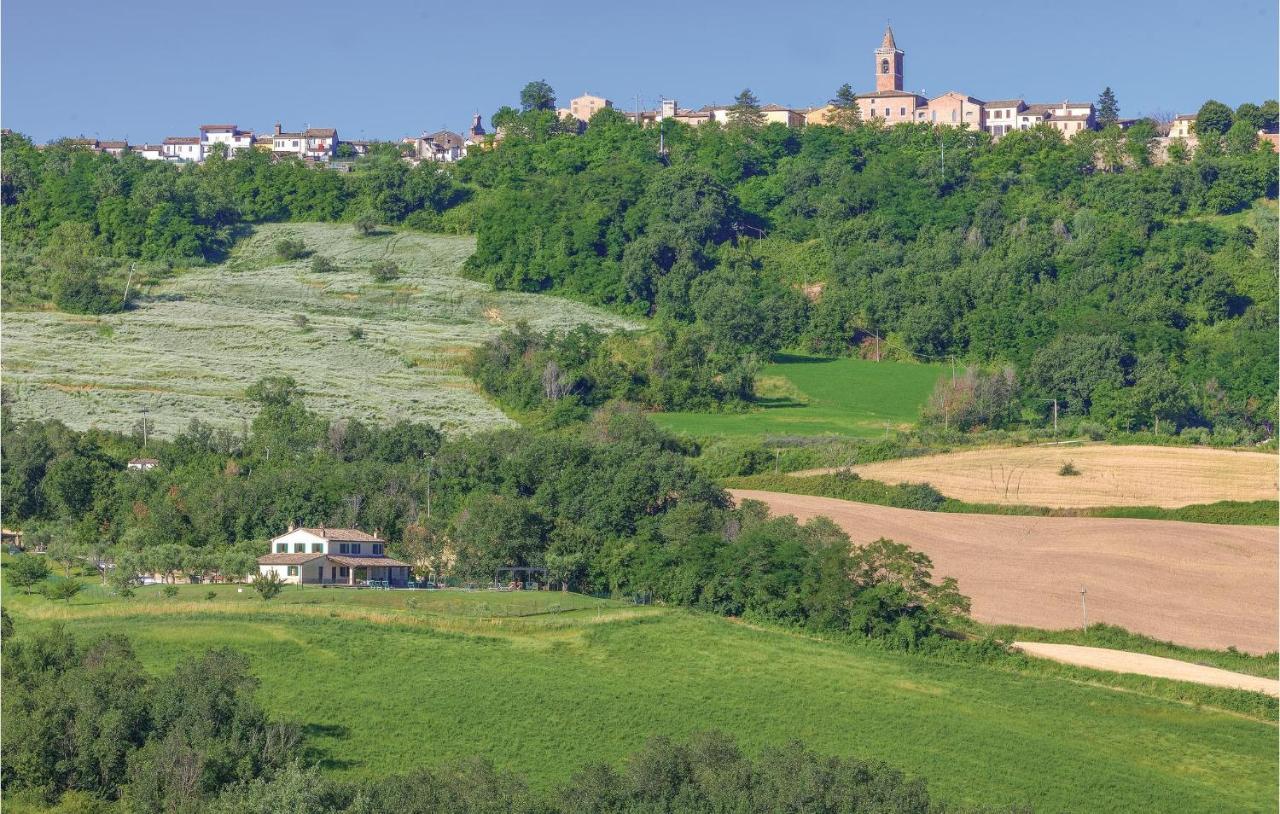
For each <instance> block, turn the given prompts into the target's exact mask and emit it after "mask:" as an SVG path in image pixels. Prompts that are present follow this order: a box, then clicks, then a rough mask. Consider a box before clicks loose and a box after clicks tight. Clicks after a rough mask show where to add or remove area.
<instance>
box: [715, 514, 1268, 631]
mask: <svg viewBox="0 0 1280 814" xmlns="http://www.w3.org/2000/svg"><path fill="white" fill-rule="evenodd" d="M730 492H731V494H732V495H733V497H734V499H735V500H742V499H744V498H745V499H751V500H759V501H762V502H764V503H765V504H767V505H768V506H769V508H770V510H772V511H773V512H774V513H775V514H791V515H795V516H796V517H797V518H799V519H800V520H808V519H810V518H812V517H816V516H819V515H822V516H826V517H829V518H831V519H832V520H834V521H835V522H836V523H838V524H839V525H840V527H841V528H843V529H844V530H845V532H846V533H848V535H849V537H850V538H851V539H852V540H853V541H854V542H855V543H867V542H870V541H872V540H875V539H877V538H880V537H887V538H889V539H892V540H896V541H897V542H900V543H906V544H908V545H910V546H911V547H912V548H914V549H916V550H918V551H923V552H924V553H926V554H928V555H929V557H930V558H931V559H932V560H933V564H934V569H933V573H934V576H935V577H943V576H950V577H955V578H956V580H957V581H958V582H959V584H960V590H961V591H962V592H963V593H964V594H965V595H967V596H968V597H969V598H970V599H971V600H972V601H973V617H974V618H975V619H977V620H978V621H981V622H991V623H996V624H1015V625H1030V626H1033V627H1040V628H1048V629H1065V628H1071V627H1078V626H1079V625H1080V624H1081V620H1082V612H1081V607H1080V605H1081V602H1080V599H1081V597H1080V589H1081V587H1082V586H1083V587H1084V589H1085V591H1086V594H1085V600H1086V605H1087V611H1088V620H1089V622H1090V623H1093V622H1107V623H1109V624H1113V625H1120V626H1121V627H1124V628H1127V629H1129V630H1131V631H1133V632H1135V633H1142V634H1145V635H1147V636H1152V637H1154V638H1157V639H1163V640H1166V641H1172V642H1177V643H1178V644H1183V645H1187V646H1190V647H1209V648H1218V649H1222V648H1226V647H1230V646H1234V647H1237V648H1239V649H1241V650H1244V651H1248V652H1251V653H1267V652H1272V651H1275V650H1277V649H1280V645H1278V640H1280V634H1278V633H1277V628H1278V626H1280V614H1278V613H1277V604H1278V603H1280V591H1278V590H1277V573H1280V557H1278V556H1277V545H1276V542H1277V540H1276V530H1275V529H1273V528H1267V527H1265V526H1221V525H1208V524H1203V523H1180V522H1174V521H1167V520H1127V519H1126V520H1117V519H1104V518H1093V517H1008V516H1001V515H983V514H950V513H944V512H920V511H912V510H909V509H893V508H889V507H887V506H873V505H870V504H866V503H854V502H851V501H847V500H837V499H835V498H824V497H811V496H808V495H789V494H782V493H780V492H761V491H755V490H749V489H732V490H730Z"/></svg>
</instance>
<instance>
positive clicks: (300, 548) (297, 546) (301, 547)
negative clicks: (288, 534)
mask: <svg viewBox="0 0 1280 814" xmlns="http://www.w3.org/2000/svg"><path fill="white" fill-rule="evenodd" d="M306 550H307V544H306V543H294V544H293V553H294V554H301V553H302V552H304V551H306Z"/></svg>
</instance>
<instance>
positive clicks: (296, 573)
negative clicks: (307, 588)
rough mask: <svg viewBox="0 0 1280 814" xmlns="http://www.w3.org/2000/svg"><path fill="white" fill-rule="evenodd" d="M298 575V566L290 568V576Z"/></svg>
mask: <svg viewBox="0 0 1280 814" xmlns="http://www.w3.org/2000/svg"><path fill="white" fill-rule="evenodd" d="M297 575H298V566H296V565H291V566H289V576H291V577H296V576H297Z"/></svg>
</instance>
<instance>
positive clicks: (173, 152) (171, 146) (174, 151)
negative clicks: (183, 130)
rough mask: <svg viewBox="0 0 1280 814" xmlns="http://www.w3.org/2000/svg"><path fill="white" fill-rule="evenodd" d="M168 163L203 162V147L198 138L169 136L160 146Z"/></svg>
mask: <svg viewBox="0 0 1280 814" xmlns="http://www.w3.org/2000/svg"><path fill="white" fill-rule="evenodd" d="M161 148H162V149H163V150H164V157H165V158H167V159H168V160H170V161H203V160H204V145H203V144H201V143H200V137H199V136H169V137H168V138H167V139H165V140H164V144H162V145H161Z"/></svg>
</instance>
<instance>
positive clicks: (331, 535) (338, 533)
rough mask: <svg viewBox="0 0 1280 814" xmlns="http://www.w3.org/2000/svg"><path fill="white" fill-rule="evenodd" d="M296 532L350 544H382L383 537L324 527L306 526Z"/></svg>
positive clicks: (355, 530) (353, 530)
mask: <svg viewBox="0 0 1280 814" xmlns="http://www.w3.org/2000/svg"><path fill="white" fill-rule="evenodd" d="M294 531H305V532H307V533H309V534H314V535H315V536H317V537H323V538H324V539H326V540H338V541H345V542H349V543H381V542H382V538H381V537H375V536H374V535H372V534H368V533H366V532H363V531H361V530H360V529H331V528H325V527H324V526H321V527H319V528H312V527H310V526H306V527H303V528H300V529H294Z"/></svg>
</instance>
